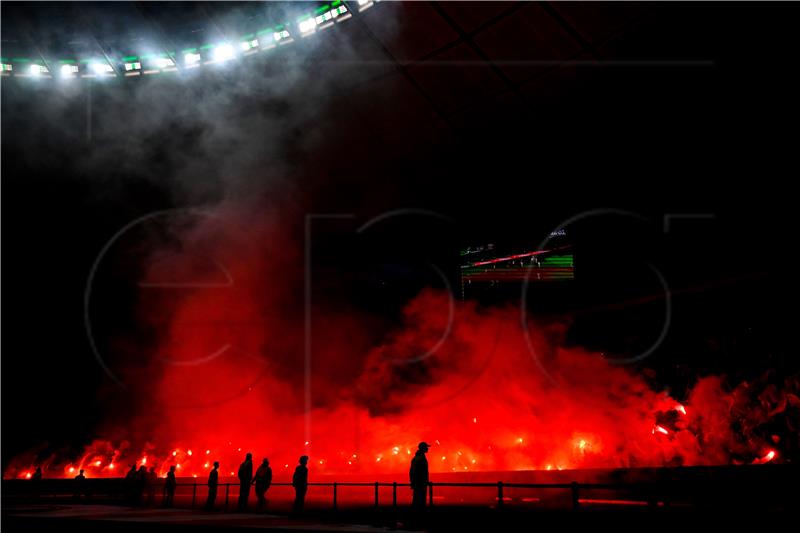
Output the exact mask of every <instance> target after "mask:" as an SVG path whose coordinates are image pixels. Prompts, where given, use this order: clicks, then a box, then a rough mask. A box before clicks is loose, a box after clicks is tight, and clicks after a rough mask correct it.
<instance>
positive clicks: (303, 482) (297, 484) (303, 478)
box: [292, 455, 308, 515]
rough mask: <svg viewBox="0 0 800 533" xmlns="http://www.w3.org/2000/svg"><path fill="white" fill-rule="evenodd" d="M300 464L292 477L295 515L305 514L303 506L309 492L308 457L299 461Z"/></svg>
mask: <svg viewBox="0 0 800 533" xmlns="http://www.w3.org/2000/svg"><path fill="white" fill-rule="evenodd" d="M298 462H299V463H300V464H299V465H297V468H295V469H294V475H293V476H292V486H293V487H294V508H293V513H294V514H295V515H297V514H300V513H302V512H303V506H304V505H305V501H306V492H307V491H308V467H307V466H306V465H307V464H308V456H307V455H302V456H301V457H300V460H299V461H298Z"/></svg>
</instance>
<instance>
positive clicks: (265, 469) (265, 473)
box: [253, 458, 272, 510]
mask: <svg viewBox="0 0 800 533" xmlns="http://www.w3.org/2000/svg"><path fill="white" fill-rule="evenodd" d="M253 483H255V485H256V497H257V498H258V509H259V510H261V509H263V508H264V505H265V504H266V502H267V499H266V497H265V494H266V492H267V490H268V489H269V486H270V485H272V468H270V466H269V459H266V458H264V460H263V461H261V465H260V466H259V467H258V470H256V477H255V479H254V480H253Z"/></svg>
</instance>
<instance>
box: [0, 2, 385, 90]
mask: <svg viewBox="0 0 800 533" xmlns="http://www.w3.org/2000/svg"><path fill="white" fill-rule="evenodd" d="M378 1H379V0H357V3H358V8H359V11H364V10H365V9H369V8H370V7H372V5H373V4H374V3H375V2H378ZM351 16H352V15H351V13H350V12H349V10H348V8H347V6H346V5H345V4H344V3H342V0H334V1H333V2H331V3H330V4H325V5H322V6H320V7H318V8H317V9H316V10H315V11H314V13H310V14H307V15H304V16H303V17H300V18H299V19H298V20H297V24H296V28H295V29H296V30H297V32H296V34H297V35H299V36H300V37H307V36H309V35H311V34H313V33H315V32H316V31H319V30H324V29H326V28H329V27H330V26H332V25H334V24H335V23H338V22H343V21H345V20H347V19H349V18H350V17H351ZM293 34H294V32H293V31H292V32H290V27H289V25H288V24H281V25H278V26H275V27H273V28H266V29H263V30H260V31H258V32H256V33H251V34H249V35H245V36H243V37H242V38H241V39H240V40H239V42H238V47H237V46H236V45H234V44H232V43H230V42H221V43H216V44H207V45H203V46H200V47H198V48H188V49H185V50H182V51H181V52H180V53H179V54H178V53H175V52H172V53H167V52H164V53H160V54H148V55H143V56H127V57H123V58H120V59H111V58H103V59H82V60H73V59H62V60H59V61H57V62H55V63H53V62H51V63H48V62H45V61H44V60H31V59H28V58H11V59H8V58H0V75H2V76H11V75H12V74H13V75H14V76H19V77H33V78H38V77H53V75H54V74H55V75H58V76H60V77H61V78H77V77H84V78H97V77H115V76H117V72H120V73H121V74H122V75H123V76H139V75H141V74H157V73H159V72H173V71H177V70H178V68H179V66H180V67H181V68H187V69H191V68H196V67H199V66H201V65H209V64H214V63H224V62H226V61H229V60H231V59H234V58H236V57H237V56H238V55H239V54H241V55H250V54H254V53H257V52H259V51H266V50H270V49H272V48H275V47H276V46H282V45H285V44H289V43H291V42H293V41H294V38H293ZM112 65H116V66H117V68H114V66H112ZM51 69H52V70H55V71H57V72H51Z"/></svg>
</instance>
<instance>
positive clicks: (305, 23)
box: [276, 17, 317, 40]
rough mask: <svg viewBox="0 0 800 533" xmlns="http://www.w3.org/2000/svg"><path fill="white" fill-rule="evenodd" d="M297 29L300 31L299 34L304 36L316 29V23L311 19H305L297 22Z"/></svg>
mask: <svg viewBox="0 0 800 533" xmlns="http://www.w3.org/2000/svg"><path fill="white" fill-rule="evenodd" d="M297 27H298V29H299V30H300V34H301V35H303V36H306V35H308V34H309V33H312V32H313V31H314V30H315V29H316V28H317V22H316V21H315V20H314V18H313V17H308V18H307V19H304V20H301V21H299V22H298V23H297ZM276 40H277V39H276Z"/></svg>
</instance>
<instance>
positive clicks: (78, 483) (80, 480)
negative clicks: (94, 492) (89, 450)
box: [75, 468, 86, 500]
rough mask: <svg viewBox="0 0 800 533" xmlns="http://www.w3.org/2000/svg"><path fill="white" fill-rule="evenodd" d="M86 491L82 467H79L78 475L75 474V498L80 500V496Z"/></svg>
mask: <svg viewBox="0 0 800 533" xmlns="http://www.w3.org/2000/svg"><path fill="white" fill-rule="evenodd" d="M85 492H86V476H84V475H83V468H81V470H80V472H78V475H77V476H75V499H76V500H80V499H81V496H82V495H83V494H84V493H85Z"/></svg>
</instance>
